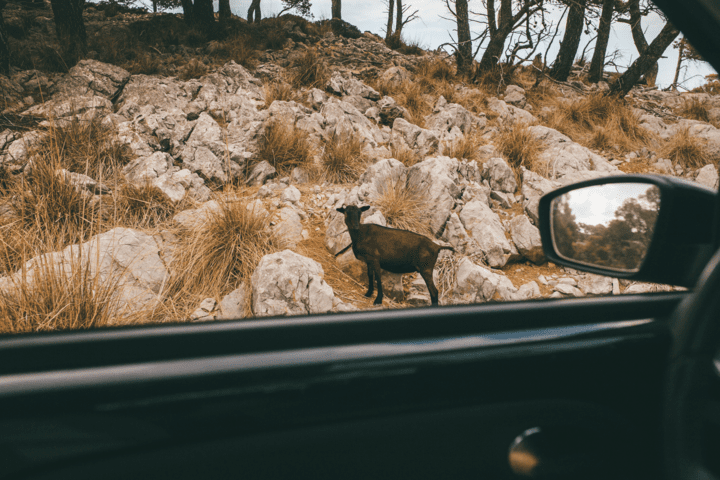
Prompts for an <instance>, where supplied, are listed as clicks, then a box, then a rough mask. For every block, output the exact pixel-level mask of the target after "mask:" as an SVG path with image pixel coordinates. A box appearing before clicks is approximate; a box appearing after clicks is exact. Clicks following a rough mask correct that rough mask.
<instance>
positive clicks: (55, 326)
mask: <svg viewBox="0 0 720 480" xmlns="http://www.w3.org/2000/svg"><path fill="white" fill-rule="evenodd" d="M83 264H84V265H83ZM21 277H22V274H21ZM99 277H100V276H99V275H95V276H93V275H92V273H91V268H90V265H89V262H82V261H81V259H79V258H78V259H74V258H73V259H72V260H71V261H70V265H69V266H68V265H66V266H65V267H60V266H58V265H53V264H52V263H50V262H49V261H44V260H40V261H38V262H36V263H35V268H33V271H32V281H27V278H20V279H19V280H18V281H17V282H13V283H12V284H11V285H7V289H0V332H3V333H23V332H41V331H56V330H67V329H73V330H74V329H87V328H96V327H101V326H104V325H107V324H108V323H109V322H110V321H111V320H112V318H113V316H114V315H115V314H116V313H117V312H116V310H117V308H116V307H117V297H116V293H117V286H116V284H115V283H114V282H115V280H113V279H109V280H106V281H104V282H103V281H100V280H99ZM70 280H71V281H70Z"/></svg>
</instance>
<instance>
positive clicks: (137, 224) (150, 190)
mask: <svg viewBox="0 0 720 480" xmlns="http://www.w3.org/2000/svg"><path fill="white" fill-rule="evenodd" d="M115 207H116V208H117V211H118V215H119V217H121V218H122V219H123V220H124V221H125V222H126V223H128V224H129V225H130V226H132V227H133V228H155V227H157V226H158V225H161V224H162V223H164V222H166V221H167V220H169V219H170V218H172V216H173V215H175V213H176V208H175V205H174V204H173V203H172V201H171V200H170V199H169V198H168V197H167V195H165V194H164V193H163V192H162V191H161V190H160V189H159V188H157V187H155V186H152V185H143V186H136V185H132V184H125V185H122V186H121V187H120V188H119V194H118V197H117V200H116V202H115Z"/></svg>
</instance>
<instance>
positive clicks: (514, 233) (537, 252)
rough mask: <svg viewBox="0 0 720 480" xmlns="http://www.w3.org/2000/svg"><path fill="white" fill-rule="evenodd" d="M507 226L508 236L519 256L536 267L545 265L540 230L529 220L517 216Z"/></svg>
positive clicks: (523, 216)
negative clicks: (508, 228)
mask: <svg viewBox="0 0 720 480" xmlns="http://www.w3.org/2000/svg"><path fill="white" fill-rule="evenodd" d="M509 226H510V236H511V237H512V240H513V242H514V243H515V246H516V247H517V249H518V251H519V252H520V254H521V255H522V256H523V257H525V258H527V259H528V260H530V261H531V262H533V263H535V264H537V265H540V264H542V263H545V254H544V253H543V247H542V240H541V239H540V230H538V229H537V227H535V226H534V225H533V224H531V223H530V219H528V217H526V216H525V215H518V216H517V217H515V218H513V219H512V220H510V225H509Z"/></svg>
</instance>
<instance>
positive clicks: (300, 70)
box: [290, 49, 330, 89]
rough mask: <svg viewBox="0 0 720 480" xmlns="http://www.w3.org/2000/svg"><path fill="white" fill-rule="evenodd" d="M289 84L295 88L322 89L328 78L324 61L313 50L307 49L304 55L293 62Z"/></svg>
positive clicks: (328, 72)
mask: <svg viewBox="0 0 720 480" xmlns="http://www.w3.org/2000/svg"><path fill="white" fill-rule="evenodd" d="M293 67H294V70H293V73H292V74H291V75H290V83H292V84H293V86H295V87H296V88H300V87H310V88H312V87H317V88H321V89H322V88H324V87H325V84H326V83H327V81H328V80H329V78H330V71H329V70H328V67H327V65H326V64H325V61H324V60H323V59H322V58H320V57H319V56H318V54H317V52H315V50H314V49H308V50H307V51H306V52H305V54H303V55H302V56H301V57H300V58H298V59H297V60H296V61H295V65H294V66H293Z"/></svg>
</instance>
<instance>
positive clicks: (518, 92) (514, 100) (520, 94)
mask: <svg viewBox="0 0 720 480" xmlns="http://www.w3.org/2000/svg"><path fill="white" fill-rule="evenodd" d="M503 100H504V102H505V103H507V104H508V105H512V106H513V107H517V108H525V105H527V99H526V98H525V89H523V88H521V87H518V86H517V85H508V86H507V88H505V98H504V99H503Z"/></svg>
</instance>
